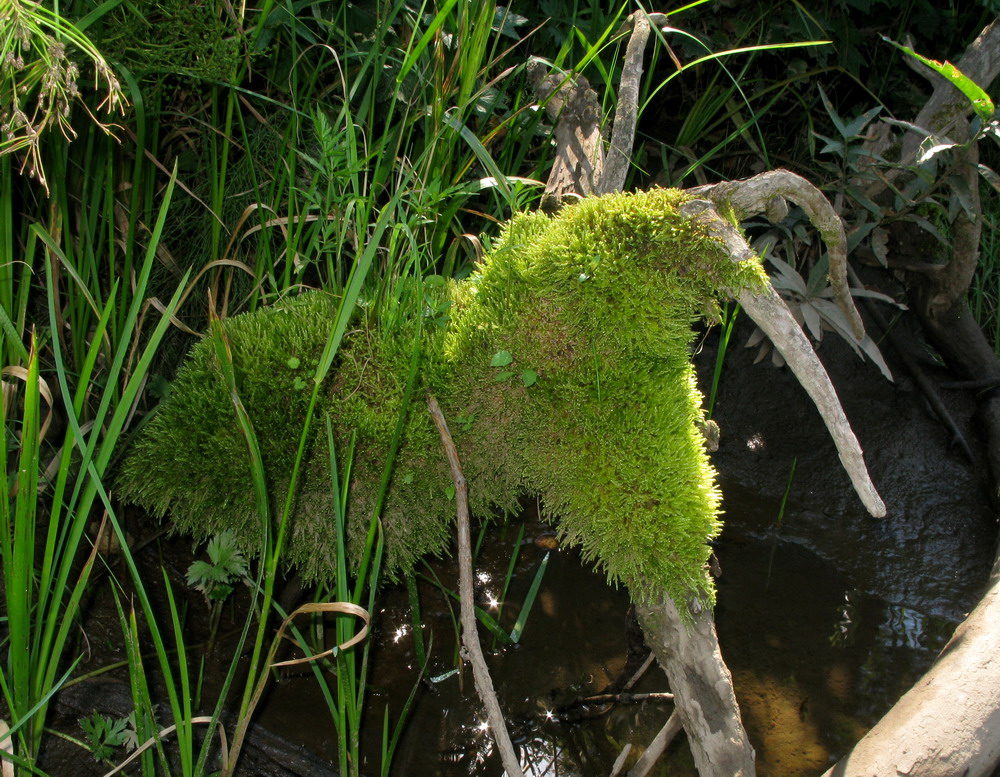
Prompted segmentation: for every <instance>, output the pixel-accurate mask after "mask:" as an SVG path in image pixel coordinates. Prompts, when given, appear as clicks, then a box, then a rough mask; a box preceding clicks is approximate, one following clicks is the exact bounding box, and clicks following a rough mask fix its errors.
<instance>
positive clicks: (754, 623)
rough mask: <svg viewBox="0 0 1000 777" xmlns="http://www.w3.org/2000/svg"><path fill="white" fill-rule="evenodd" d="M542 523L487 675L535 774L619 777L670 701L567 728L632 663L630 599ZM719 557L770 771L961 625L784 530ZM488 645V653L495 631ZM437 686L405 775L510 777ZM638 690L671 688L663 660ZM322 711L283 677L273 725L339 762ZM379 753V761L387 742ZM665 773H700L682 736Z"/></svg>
mask: <svg viewBox="0 0 1000 777" xmlns="http://www.w3.org/2000/svg"><path fill="white" fill-rule="evenodd" d="M786 520H794V518H793V517H788V516H786ZM545 528H546V527H544V525H543V524H541V523H539V522H538V521H537V519H532V518H531V517H530V516H529V518H528V525H527V530H526V535H525V536H526V539H525V541H524V545H523V547H522V549H521V554H520V559H519V562H518V574H517V578H516V579H515V581H514V583H513V584H512V587H511V590H510V591H509V594H508V602H509V604H508V607H507V611H506V612H505V614H504V618H503V620H502V623H503V624H504V625H505V626H507V628H509V627H510V625H511V624H512V622H513V621H514V619H515V617H516V613H517V604H518V603H519V602H520V601H521V600H522V598H523V596H524V593H525V590H526V588H527V586H528V584H529V583H530V580H531V578H532V576H533V574H534V570H535V568H537V565H538V564H539V563H540V562H541V560H542V558H543V557H544V556H545V554H546V553H547V552H548V553H549V563H548V568H547V571H546V574H545V578H544V583H543V586H542V589H541V593H540V595H539V598H538V600H537V602H536V604H535V607H534V609H533V611H532V612H531V615H530V618H529V620H528V623H527V628H526V629H525V632H524V635H523V638H522V640H521V642H520V644H519V645H517V646H516V647H508V648H504V649H499V648H498V649H496V650H494V651H493V652H492V654H491V657H490V669H491V672H492V674H493V679H494V682H495V684H496V687H497V692H498V694H499V697H500V699H501V704H502V705H503V706H504V708H505V712H506V716H507V719H508V725H509V726H510V727H511V734H512V736H513V738H514V739H515V742H516V744H517V746H518V747H519V749H520V752H521V760H522V764H523V765H524V767H525V770H526V773H528V774H531V775H543V774H544V775H563V776H564V777H573V776H577V777H590V776H591V775H608V774H610V772H611V769H612V765H613V763H614V761H615V758H616V757H617V756H618V754H619V752H620V751H621V749H622V748H623V747H624V746H625V745H626V744H632V745H633V752H632V754H633V756H637V755H638V754H639V752H641V750H642V748H644V747H645V746H646V745H647V744H648V742H649V741H650V740H651V739H652V737H653V736H654V735H655V733H656V731H657V730H658V729H659V727H660V726H661V725H662V724H663V723H664V722H665V720H666V718H667V717H668V715H669V714H670V711H671V706H670V705H669V703H648V702H647V703H641V704H628V705H620V706H617V707H615V708H614V709H612V710H611V711H610V712H608V713H607V714H604V715H602V716H599V717H593V718H590V719H584V720H571V721H565V720H561V719H560V716H559V714H558V712H557V710H558V708H559V707H560V705H565V704H568V703H570V702H571V701H573V700H575V699H579V698H582V697H585V696H588V695H591V694H595V693H598V692H600V691H602V690H603V689H604V688H605V687H606V686H607V685H608V684H609V683H611V682H612V680H614V678H616V677H617V676H618V675H619V674H620V673H621V672H622V671H623V669H624V668H625V665H626V660H627V652H628V645H627V641H628V640H627V617H626V615H627V610H628V606H629V602H628V597H627V596H626V594H625V592H623V591H616V590H614V589H612V588H610V587H609V586H608V585H607V584H606V582H605V580H604V579H603V577H602V576H600V575H598V574H595V573H594V572H592V571H590V570H589V569H588V568H587V567H586V566H585V565H583V564H582V563H581V562H580V560H579V558H578V556H577V554H576V553H575V552H572V551H567V550H563V549H557V550H553V551H546V550H545V549H543V548H539V547H537V546H536V545H535V544H534V543H533V542H531V539H532V538H533V537H535V536H537V535H538V533H539V532H542V531H544V529H545ZM507 531H508V535H509V536H508V538H507V541H506V542H504V541H497V542H493V543H490V544H489V545H488V546H487V547H485V549H484V556H483V559H482V563H481V564H480V565H479V567H478V570H477V571H478V574H479V585H478V593H479V596H480V602H481V604H484V606H489V600H490V599H491V598H493V597H498V596H499V590H500V586H501V585H502V581H503V576H504V574H505V571H506V567H507V563H508V561H509V557H510V556H509V554H510V552H511V548H512V541H511V540H512V537H513V536H514V535H515V534H516V531H515V530H514V529H513V528H508V530H507ZM717 555H718V557H719V560H720V562H721V566H722V569H723V574H722V577H721V578H720V579H719V581H718V592H719V594H718V606H717V610H716V613H717V621H718V628H719V634H720V640H721V643H722V647H723V651H724V656H725V658H726V661H727V663H728V665H729V667H730V669H731V670H732V672H733V677H734V682H735V685H736V690H737V695H738V697H739V701H740V705H741V709H742V711H743V715H744V719H745V722H746V725H747V727H748V730H749V732H750V736H751V739H752V741H753V743H754V746H755V747H756V749H757V759H758V770H759V774H761V775H790V776H794V775H808V774H818V773H819V772H820V771H822V769H823V768H825V767H826V766H827V765H829V764H830V763H831V762H832V761H833V760H834V759H835V758H836V757H838V756H839V755H841V754H843V752H845V751H846V750H847V749H848V748H849V747H850V746H851V744H852V743H853V742H854V741H856V740H857V739H858V738H859V737H860V736H861V734H863V733H864V731H865V730H866V729H867V728H868V727H870V726H871V725H872V724H873V723H874V722H875V721H876V720H877V719H878V718H879V717H880V716H881V714H882V713H883V712H885V710H887V709H888V708H889V707H890V706H891V705H892V703H893V702H894V701H895V700H896V698H898V696H899V695H901V694H902V693H903V692H904V691H905V690H906V689H907V688H908V687H909V686H910V685H911V684H912V683H913V682H914V681H915V680H916V679H917V678H918V677H919V676H920V674H921V673H922V672H923V671H924V670H925V669H926V668H927V667H928V666H929V664H930V662H931V661H932V660H933V658H934V656H935V655H936V653H937V651H938V650H939V649H940V648H941V647H942V646H943V645H944V643H945V641H946V640H947V637H948V635H949V634H950V631H951V629H952V628H953V624H950V623H949V622H947V621H946V620H944V619H942V618H940V617H935V616H926V615H922V614H920V613H918V612H916V611H913V610H907V609H905V608H903V607H900V606H895V605H891V604H888V603H886V602H885V601H882V600H880V599H878V598H877V597H874V596H871V595H866V594H863V593H860V592H858V591H857V590H854V589H852V588H851V587H850V585H849V584H848V583H847V581H846V579H845V578H844V576H843V575H840V574H838V573H837V572H836V571H835V570H834V569H833V568H832V567H830V566H829V565H827V564H826V563H824V562H823V561H821V560H820V559H819V558H818V557H816V556H815V555H814V554H813V553H811V552H810V551H809V550H807V549H805V548H803V547H801V546H799V545H797V544H794V543H789V542H784V541H781V540H780V538H779V537H778V536H777V534H775V536H774V538H773V539H771V540H768V539H760V538H751V537H740V536H738V535H736V533H735V532H731V533H730V534H727V536H726V538H725V539H723V540H722V541H721V542H720V543H719V546H718V548H717ZM436 572H437V574H439V575H441V577H442V580H444V581H446V582H447V584H451V583H452V582H453V572H451V571H450V570H449V565H445V564H439V565H436ZM422 600H423V602H424V605H423V606H424V608H425V612H424V616H425V620H426V629H425V636H429V635H430V634H433V656H432V659H431V666H430V668H429V670H428V672H427V674H428V676H429V677H434V678H440V677H441V676H442V675H446V674H447V673H448V672H449V670H451V669H453V668H454V667H455V665H456V664H455V647H454V644H455V643H454V629H453V627H452V624H451V616H449V615H448V613H447V610H445V609H442V605H443V602H444V598H443V596H442V595H441V594H440V592H435V591H434V589H433V587H431V586H423V587H422ZM407 608H408V605H407V601H406V596H405V593H404V592H402V591H395V592H390V593H389V594H388V595H387V596H386V598H385V601H384V607H383V610H382V612H381V613H380V615H379V617H380V618H381V623H382V626H381V627H380V631H379V635H378V637H377V639H378V656H377V659H376V663H375V666H374V674H373V677H372V684H373V691H374V692H375V694H374V696H373V700H372V703H371V710H370V711H371V712H373V713H374V715H372V717H371V720H372V722H373V723H375V722H376V721H380V720H381V715H382V714H383V713H382V710H383V709H384V706H385V704H386V702H388V703H389V705H390V710H391V712H392V713H396V712H398V710H399V708H400V707H401V705H402V703H403V700H404V699H405V697H406V695H407V694H408V692H409V690H410V688H411V687H412V684H413V682H414V679H415V677H416V668H415V663H416V662H415V658H414V652H413V643H412V635H411V634H410V629H411V626H410V622H409V614H408V609H407ZM456 617H457V615H456ZM483 635H484V636H483V640H484V648H486V649H487V650H489V647H490V642H489V637H488V635H486V634H485V632H483ZM425 685H426V687H425V688H424V689H422V691H421V696H420V699H419V702H418V704H417V706H416V707H415V709H414V711H413V714H412V718H411V721H410V724H409V727H408V729H407V732H406V734H405V736H404V738H403V740H402V742H401V745H400V750H399V752H398V754H397V760H396V767H395V769H394V774H398V775H407V774H414V775H415V774H419V775H428V777H434V776H435V775H437V776H439V777H457V776H458V775H472V774H475V775H501V774H503V769H502V767H501V766H500V764H499V759H498V758H497V757H496V756H495V754H494V752H493V749H494V748H493V745H492V741H491V739H490V738H489V735H488V733H487V732H486V731H485V723H484V715H483V713H482V711H481V706H480V704H479V702H478V699H477V697H476V695H475V691H474V688H473V684H472V677H471V671H470V670H469V669H468V667H466V672H465V675H464V677H463V678H462V682H461V683H460V679H459V677H458V675H457V674H453V675H451V676H448V677H444V678H443V679H438V680H437V682H429V683H426V684H425ZM462 686H464V687H462ZM632 690H633V691H634V692H662V691H667V690H669V689H668V687H667V683H666V679H665V677H664V675H663V674H662V672H661V670H660V669H659V668H658V667H656V666H655V665H654V666H653V667H652V668H650V669H649V671H648V672H647V673H646V674H645V675H644V677H643V678H642V680H641V681H640V682H639V684H638V685H637V686H636V687H635V688H633V689H632ZM324 709H325V708H324V705H323V702H322V699H321V698H320V697H319V694H318V692H317V691H316V689H315V686H314V684H313V683H312V682H311V681H310V680H303V681H295V682H290V683H289V682H286V683H284V684H279V685H278V686H276V688H275V691H274V692H273V693H272V697H271V700H270V702H269V705H268V709H267V710H266V711H265V713H264V716H263V717H262V719H261V722H262V723H263V724H264V725H265V726H266V727H267V728H269V729H271V730H272V731H274V732H275V733H278V734H279V735H282V736H285V737H288V738H289V739H292V740H293V741H297V742H303V743H305V744H307V745H308V746H309V748H310V749H315V750H316V751H317V752H318V753H319V754H320V755H321V756H324V757H326V758H329V759H331V760H334V761H335V759H336V739H335V736H334V734H333V729H332V725H331V724H330V722H329V719H328V717H327V716H326V715H325V713H324ZM370 746H371V748H372V750H371V751H370V752H372V753H377V741H373V742H371V743H370ZM368 768H369V769H371V770H374V769H375V768H376V764H375V763H370V764H368ZM654 773H661V774H668V773H669V774H671V775H689V774H690V775H693V774H695V772H694V769H693V766H692V764H691V762H690V756H689V755H688V752H687V747H686V744H685V742H684V740H683V737H680V738H679V739H678V741H676V742H675V743H674V745H673V746H672V747H671V749H670V751H669V757H668V758H667V759H666V761H665V763H664V765H663V767H662V768H661V769H660V771H659V772H654Z"/></svg>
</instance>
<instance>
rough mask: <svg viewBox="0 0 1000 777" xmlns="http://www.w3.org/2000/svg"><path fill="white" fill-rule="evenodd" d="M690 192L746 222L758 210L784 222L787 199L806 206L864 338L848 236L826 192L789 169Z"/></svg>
mask: <svg viewBox="0 0 1000 777" xmlns="http://www.w3.org/2000/svg"><path fill="white" fill-rule="evenodd" d="M688 191H689V192H690V193H691V194H694V195H696V196H699V197H706V198H707V199H709V200H711V201H712V202H713V203H715V205H716V206H718V207H719V208H723V209H730V208H731V209H732V212H733V216H734V217H735V219H736V221H744V220H746V219H748V218H750V217H751V216H756V215H757V214H758V213H764V214H766V215H767V218H768V220H770V221H771V222H772V223H776V222H778V221H781V219H783V218H784V217H785V215H786V214H787V213H788V206H787V205H786V204H785V200H789V201H791V202H793V203H795V204H796V205H798V206H799V207H800V208H802V210H803V211H804V212H805V214H806V216H807V217H808V218H809V221H810V222H811V223H812V225H813V226H814V227H816V229H817V230H819V234H820V237H822V238H823V242H824V243H825V244H826V250H827V253H828V255H829V257H830V270H829V273H830V285H831V286H832V287H833V295H834V298H835V299H836V301H837V305H838V306H839V307H840V309H841V310H842V311H843V312H844V315H845V316H847V320H848V321H850V322H851V329H852V330H853V331H854V336H855V337H857V338H858V339H859V340H860V339H861V338H862V337H864V334H865V327H864V324H863V323H862V322H861V316H860V315H859V314H858V310H857V308H856V307H855V306H854V300H853V299H852V297H851V290H850V288H849V286H848V283H847V235H846V234H845V233H844V225H843V223H842V222H841V220H840V216H838V215H837V212H836V211H835V210H834V209H833V206H832V205H831V204H830V201H829V200H828V199H827V198H826V195H824V194H823V192H821V191H820V190H819V189H817V188H816V187H815V186H813V184H811V183H810V182H809V181H807V180H806V179H805V178H803V177H802V176H800V175H796V174H795V173H792V172H789V171H788V170H772V171H770V172H767V173H761V174H760V175H755V176H754V177H753V178H747V179H746V180H743V181H726V182H723V183H717V184H711V185H709V186H699V187H697V188H694V189H689V190H688Z"/></svg>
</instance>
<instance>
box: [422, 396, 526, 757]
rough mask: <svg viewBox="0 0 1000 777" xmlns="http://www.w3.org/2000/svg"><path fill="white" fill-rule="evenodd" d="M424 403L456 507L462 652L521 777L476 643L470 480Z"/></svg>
mask: <svg viewBox="0 0 1000 777" xmlns="http://www.w3.org/2000/svg"><path fill="white" fill-rule="evenodd" d="M427 406H428V409H429V410H430V413H431V418H433V419H434V426H436V427H437V430H438V434H439V435H441V445H442V446H443V447H444V452H445V455H446V456H447V457H448V464H449V466H450V467H451V476H452V480H453V481H454V483H455V505H456V508H457V511H458V569H459V583H458V590H459V598H460V600H461V621H462V645H463V647H462V653H463V655H464V656H465V658H467V659H468V660H469V662H470V663H471V664H472V677H473V680H474V681H475V683H476V692H477V693H478V694H479V698H480V700H481V701H482V702H483V706H484V707H486V718H487V720H488V722H489V724H490V730H491V731H492V732H493V740H494V741H495V742H496V743H497V749H498V750H499V751H500V759H501V761H502V762H503V768H504V769H505V770H506V772H507V775H508V777H517V775H521V776H522V777H523V775H524V772H522V771H521V764H520V763H519V762H518V760H517V754H516V753H515V752H514V745H513V744H512V743H511V741H510V734H508V733H507V726H506V724H505V723H504V720H503V713H502V712H501V711H500V702H499V701H498V700H497V694H496V691H495V690H494V689H493V680H492V678H491V677H490V670H489V667H487V666H486V658H485V657H484V656H483V648H482V646H481V645H480V644H479V636H478V632H477V630H476V613H475V609H474V602H473V589H472V533H471V531H470V529H469V484H468V483H467V482H466V480H465V475H464V474H463V473H462V464H461V461H460V460H459V458H458V448H456V447H455V441H454V439H452V436H451V432H449V431H448V422H447V421H446V420H445V417H444V414H443V413H442V412H441V407H440V406H439V405H438V403H437V400H436V399H435V398H434V397H433V396H429V397H428V398H427Z"/></svg>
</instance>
